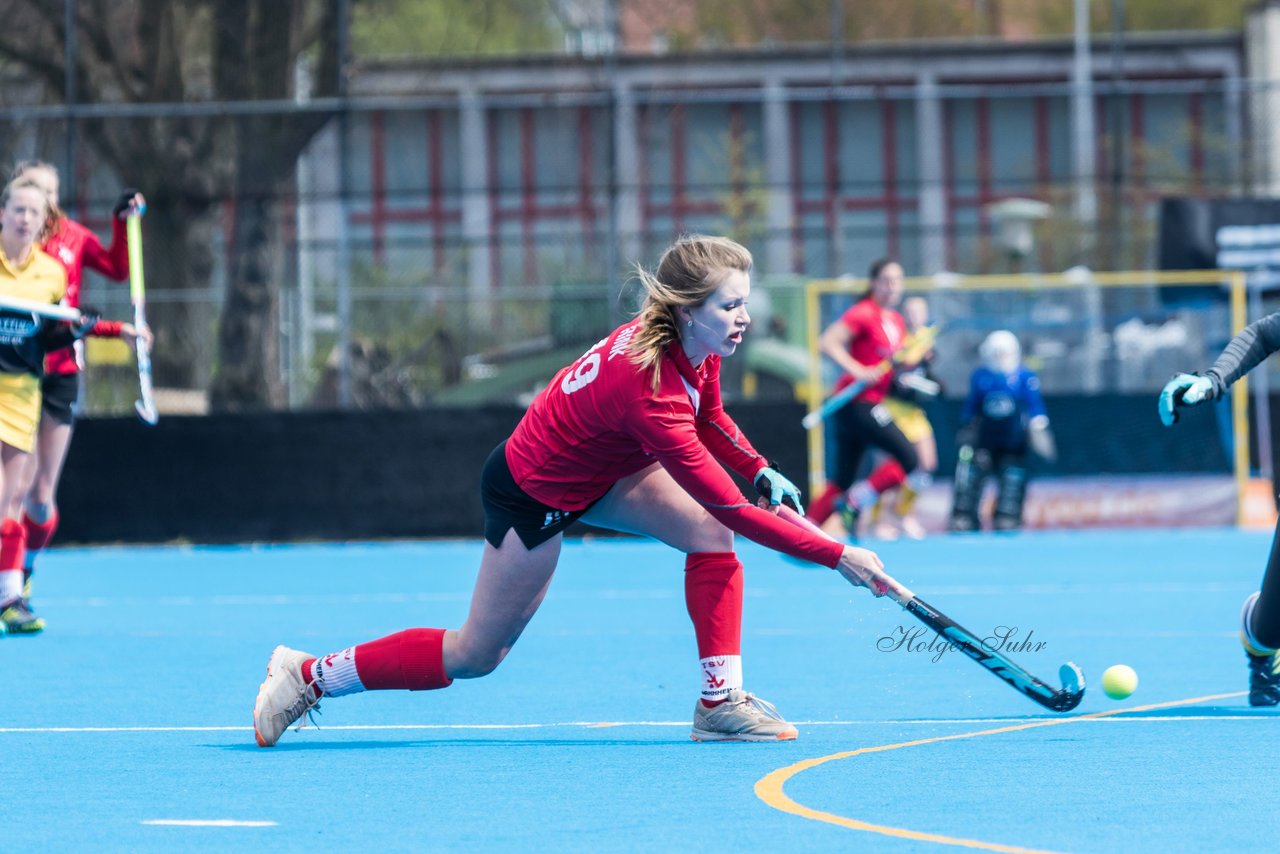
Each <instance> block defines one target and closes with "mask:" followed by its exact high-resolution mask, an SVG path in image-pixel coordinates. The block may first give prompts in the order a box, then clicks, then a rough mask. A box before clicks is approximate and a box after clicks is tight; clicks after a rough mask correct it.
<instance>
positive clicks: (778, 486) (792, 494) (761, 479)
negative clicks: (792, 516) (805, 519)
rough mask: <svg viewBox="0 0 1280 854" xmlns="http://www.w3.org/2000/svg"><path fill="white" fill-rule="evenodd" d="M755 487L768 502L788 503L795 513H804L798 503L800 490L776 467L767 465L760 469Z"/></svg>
mask: <svg viewBox="0 0 1280 854" xmlns="http://www.w3.org/2000/svg"><path fill="white" fill-rule="evenodd" d="M756 489H758V490H760V494H761V495H763V496H764V497H765V498H767V499H769V503H770V504H790V505H791V509H792V510H795V511H796V512H797V513H801V514H803V513H804V507H803V506H801V504H800V490H799V488H797V487H796V485H795V484H794V483H792V482H791V481H789V480H787V479H786V478H785V477H783V476H782V473H781V472H779V471H778V470H777V469H775V468H772V467H768V468H762V469H760V473H759V474H757V475H756Z"/></svg>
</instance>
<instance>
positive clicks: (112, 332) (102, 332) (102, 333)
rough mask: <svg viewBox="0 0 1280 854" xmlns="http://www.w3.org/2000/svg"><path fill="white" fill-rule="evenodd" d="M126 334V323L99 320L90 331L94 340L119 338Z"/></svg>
mask: <svg viewBox="0 0 1280 854" xmlns="http://www.w3.org/2000/svg"><path fill="white" fill-rule="evenodd" d="M123 332H124V323H123V322H122V321H119V320H99V321H98V322H97V323H95V324H94V325H93V328H92V329H90V330H89V334H90V335H92V336H93V337H94V338H119V337H120V336H121V334H122V333H123Z"/></svg>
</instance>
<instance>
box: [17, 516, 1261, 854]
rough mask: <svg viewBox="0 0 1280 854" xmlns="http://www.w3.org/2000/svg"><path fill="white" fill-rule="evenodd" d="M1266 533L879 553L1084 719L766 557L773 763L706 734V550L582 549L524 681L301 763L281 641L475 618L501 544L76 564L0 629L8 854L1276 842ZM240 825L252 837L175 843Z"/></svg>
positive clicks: (326, 641) (331, 714)
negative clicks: (268, 687) (280, 722)
mask: <svg viewBox="0 0 1280 854" xmlns="http://www.w3.org/2000/svg"><path fill="white" fill-rule="evenodd" d="M1269 539H1270V536H1269V535H1267V534H1256V533H1241V532H1237V531H1222V530H1211V531H1175V532H1139V533H1093V532H1072V533H1052V534H1025V535H1020V536H1016V537H994V536H987V537H970V538H949V537H939V538H936V539H933V540H929V541H926V542H923V543H910V542H903V543H886V544H881V545H879V546H878V548H879V550H880V552H881V554H882V556H883V557H884V558H885V561H886V564H887V568H888V569H889V570H890V571H891V572H893V573H894V574H896V575H897V576H898V577H899V578H900V579H901V580H902V581H904V582H905V583H907V584H908V585H909V586H911V587H912V588H913V589H915V590H916V592H917V593H919V594H920V595H921V596H923V597H924V598H926V599H927V600H929V601H930V602H931V603H932V604H933V605H935V606H936V607H938V608H940V609H941V610H943V611H945V612H947V613H948V614H949V615H950V616H952V617H953V618H955V619H957V620H958V621H959V622H961V623H963V624H964V625H966V626H967V627H969V628H970V629H973V630H975V631H976V632H978V633H979V634H986V633H988V632H990V631H994V630H995V629H996V627H999V626H1007V627H1016V628H1017V630H1018V633H1019V634H1018V637H1017V639H1021V640H1025V639H1026V637H1027V635H1028V634H1031V635H1032V642H1033V643H1036V642H1039V643H1043V644H1044V645H1045V646H1044V647H1043V648H1042V649H1039V650H1038V651H1037V650H1034V649H1032V650H1029V651H1026V652H1021V653H1017V654H1014V655H1013V658H1014V659H1015V660H1016V661H1019V662H1020V663H1022V664H1023V665H1025V666H1026V667H1027V668H1028V669H1029V670H1031V671H1032V672H1034V673H1036V674H1038V675H1040V676H1041V677H1042V678H1045V679H1047V680H1049V681H1054V682H1056V680H1057V670H1058V665H1059V664H1060V663H1061V662H1063V661H1065V660H1068V659H1073V660H1075V661H1076V662H1078V663H1079V664H1080V665H1081V667H1082V668H1083V669H1084V671H1085V674H1086V676H1087V677H1088V678H1089V679H1090V690H1089V692H1088V693H1087V694H1086V696H1085V700H1084V703H1083V704H1082V705H1081V707H1080V708H1079V709H1078V710H1077V711H1076V713H1073V714H1072V715H1071V716H1051V715H1049V714H1047V713H1045V714H1042V713H1041V710H1040V709H1039V707H1038V706H1035V705H1034V704H1032V703H1031V702H1030V701H1028V700H1027V699H1025V698H1023V697H1022V696H1020V695H1018V694H1016V693H1015V692H1014V691H1012V690H1011V689H1009V688H1008V687H1007V686H1005V685H1004V684H1003V683H1001V682H999V681H998V680H997V679H995V678H993V677H992V676H991V675H989V674H987V673H986V672H985V671H983V670H982V669H981V668H979V667H978V666H977V665H975V664H974V663H973V662H970V661H968V660H966V659H963V658H961V657H960V656H959V655H958V654H957V653H955V652H944V653H943V654H942V656H941V658H940V659H939V660H937V661H934V660H933V658H934V653H932V652H929V651H921V650H917V651H914V652H911V651H906V650H904V649H901V648H899V649H897V650H893V651H888V652H886V651H880V650H878V649H877V643H878V641H879V640H880V639H881V638H883V637H886V636H888V637H894V636H895V634H896V633H897V632H898V631H899V627H902V628H904V629H911V628H914V626H915V624H914V623H913V622H912V621H911V618H909V617H908V616H907V615H906V614H904V613H903V612H902V611H901V610H900V609H898V608H897V607H896V606H894V605H892V604H890V603H887V602H885V601H883V600H881V601H877V600H873V599H872V598H871V597H870V596H869V595H868V594H866V593H865V592H863V591H859V590H855V589H853V588H851V587H849V586H848V585H846V584H845V583H844V582H843V581H841V580H840V579H839V578H838V577H837V576H836V575H835V574H834V573H832V572H830V571H826V570H819V569H815V568H805V567H802V566H799V565H796V564H793V563H790V562H788V561H787V560H786V559H784V558H782V557H780V556H777V555H774V554H773V553H771V552H768V551H766V550H764V549H761V548H758V547H756V546H754V545H750V544H744V545H743V547H742V549H741V553H742V556H743V559H744V563H745V564H746V566H747V604H746V615H745V649H744V668H745V672H746V682H747V688H748V690H751V691H755V692H756V693H758V694H760V695H761V696H763V697H765V698H766V699H768V700H770V701H772V702H773V703H775V704H776V705H777V706H778V708H779V710H780V711H781V712H782V713H783V714H784V715H785V716H786V717H787V718H788V719H790V720H792V721H793V722H795V723H797V724H798V725H799V726H800V731H801V734H800V739H799V740H798V741H796V742H794V743H789V744H778V745H760V744H721V745H706V744H695V743H692V742H690V741H689V740H688V730H689V722H690V720H691V713H692V708H693V703H694V700H695V697H696V693H695V692H696V687H697V677H698V671H697V666H696V660H695V659H696V653H695V650H694V645H693V638H692V631H691V628H690V626H689V623H688V618H687V616H686V614H685V611H684V603H683V595H682V591H683V588H682V581H681V567H682V565H683V561H682V559H681V558H680V557H679V556H678V555H676V554H675V553H673V552H671V551H670V550H668V549H666V548H664V547H662V546H659V545H656V544H652V543H647V542H641V541H636V540H625V539H620V540H588V541H585V542H570V543H568V544H566V547H565V551H564V557H563V559H562V562H561V567H560V571H559V573H558V574H557V577H556V580H555V581H554V583H553V584H552V587H551V592H550V595H549V596H548V599H547V602H546V603H545V604H544V606H543V608H542V610H541V612H540V613H539V614H538V616H537V617H536V618H535V619H534V621H533V623H532V625H531V626H530V628H529V630H528V631H527V632H526V634H525V636H524V638H523V639H522V640H521V642H520V643H519V644H518V645H517V646H516V649H515V651H514V652H513V653H512V655H511V657H510V658H509V659H508V660H507V662H506V663H505V664H504V665H503V666H502V667H501V668H499V670H498V671H497V672H496V673H495V674H493V675H492V676H490V677H487V678H485V679H482V680H478V681H473V682H459V683H455V685H454V687H452V688H450V689H448V690H446V691H440V692H433V693H425V694H409V693H391V692H387V693H375V694H366V695H360V696H354V697H344V698H341V699H334V700H328V701H325V703H324V706H323V712H324V714H323V716H322V717H321V718H320V724H321V729H320V730H318V731H317V730H315V729H304V730H302V731H301V732H296V733H295V732H290V733H288V734H286V735H285V737H284V738H283V739H282V740H281V743H280V745H279V746H278V747H276V748H275V749H273V750H260V749H258V748H257V747H256V746H255V745H254V742H253V733H252V728H251V725H250V717H251V714H250V713H251V709H252V705H253V700H254V696H255V694H256V692H257V688H258V684H259V682H260V681H261V678H262V676H263V673H264V671H265V667H266V662H267V658H268V656H269V655H270V653H271V650H272V648H273V647H274V646H275V645H276V644H277V643H287V644H289V645H291V646H295V647H299V648H302V649H306V650H309V651H311V652H316V653H324V652H331V651H334V650H337V649H340V648H342V647H345V646H347V645H350V644H352V643H355V642H359V641H364V640H369V639H372V638H374V637H378V636H381V635H384V634H387V633H390V632H393V631H396V630H399V629H401V628H405V627H409V626H416V625H444V626H456V625H457V624H458V623H459V622H460V621H461V620H462V617H463V615H464V614H465V611H466V607H467V600H468V596H469V593H470V589H471V582H472V579H473V577H474V573H475V567H476V564H477V561H478V557H479V546H478V544H477V543H476V542H442V543H405V544H387V545H349V546H325V545H306V546H289V547H264V548H153V549H123V548H109V549H97V550H60V551H55V552H52V553H50V554H49V555H47V556H46V557H45V558H44V559H43V564H42V567H41V572H40V575H39V576H38V586H37V589H36V594H37V595H36V597H35V602H36V605H37V606H38V608H39V610H40V612H41V613H42V614H43V615H44V616H45V617H46V618H47V619H48V621H49V623H50V628H49V630H48V631H47V632H46V633H45V634H44V635H43V636H41V637H38V638H12V637H11V638H5V639H3V640H0V661H2V662H3V666H4V672H5V676H6V678H5V680H4V681H5V685H6V690H5V694H4V696H3V704H2V706H0V747H2V748H3V752H4V756H5V759H6V766H7V769H8V771H9V774H8V777H9V784H8V788H9V790H10V803H9V808H8V812H9V815H10V816H13V818H12V819H11V820H10V821H9V822H6V831H5V832H6V837H5V847H6V848H7V849H8V850H13V851H19V850H24V849H40V850H57V851H67V850H73V849H74V850H83V849H86V848H92V849H94V850H111V851H124V850H128V851H179V850H181V851H189V850H240V849H244V850H249V849H255V850H272V851H306V852H315V851H318V850H339V849H355V848H360V849H365V850H415V851H422V850H459V849H466V850H470V851H476V850H479V851H486V850H512V849H542V850H556V851H589V850H600V849H605V850H626V851H666V850H682V851H695V850H716V849H720V848H722V847H724V846H725V845H734V846H746V847H749V848H752V849H760V850H766V851H772V850H782V849H786V850H803V851H827V850H831V851H835V850H850V849H853V850H874V851H908V850H926V849H929V850H942V849H941V848H940V846H945V845H946V844H948V840H950V843H951V844H955V843H956V842H958V841H960V840H968V841H969V844H971V845H975V846H977V847H978V848H979V849H984V848H986V849H991V850H1021V849H1049V850H1060V851H1067V850H1070V851H1109V850H1131V851H1157V850H1158V851H1162V852H1170V851H1204V850H1227V849H1231V850H1257V851H1272V850H1275V842H1274V838H1273V836H1272V833H1273V831H1272V829H1271V828H1272V826H1273V822H1272V821H1271V820H1270V816H1271V815H1272V813H1273V811H1274V791H1273V790H1274V787H1275V780H1276V777H1275V773H1276V772H1275V747H1274V745H1275V743H1276V733H1277V724H1278V723H1280V715H1277V714H1275V713H1272V712H1262V711H1257V710H1252V709H1250V708H1249V707H1248V705H1247V704H1246V701H1245V699H1244V697H1243V695H1242V692H1243V690H1244V688H1245V669H1244V656H1243V653H1242V651H1241V648H1240V643H1239V641H1238V640H1237V638H1236V632H1237V624H1238V611H1239V607H1240V603H1241V601H1242V600H1243V599H1244V597H1245V596H1246V595H1247V594H1248V593H1249V592H1250V591H1252V590H1254V589H1256V587H1257V584H1258V581H1259V579H1260V577H1261V572H1262V567H1263V564H1264V562H1265V559H1266V554H1267V549H1268V546H1269ZM1117 662H1124V663H1127V664H1130V665H1132V666H1133V667H1134V668H1135V669H1136V670H1137V671H1138V674H1139V676H1140V678H1141V684H1140V686H1139V689H1138V692H1137V693H1136V694H1135V695H1134V696H1133V697H1132V698H1130V699H1129V700H1126V701H1123V702H1115V701H1112V700H1109V699H1107V698H1106V697H1105V696H1104V695H1103V694H1102V692H1101V691H1100V690H1099V689H1098V687H1097V681H1098V679H1099V677H1100V675H1101V673H1102V671H1103V669H1104V668H1105V667H1106V666H1108V665H1110V664H1114V663H1117ZM1147 707H1153V708H1147ZM1115 712H1119V714H1108V715H1107V716H1104V717H1100V718H1098V717H1090V716H1091V715H1093V714H1095V713H1115ZM1028 724H1031V725H1038V726H1027V725H1028ZM1039 724H1043V725H1039ZM993 730H1004V731H1003V732H991V731H993ZM949 736H968V737H963V738H951V739H947V737H949ZM874 748H887V749H874ZM868 749H871V750H868ZM855 751H864V752H862V753H855V755H843V756H842V754H850V753H854V752H855ZM824 758H827V761H824V762H820V763H818V764H814V765H812V767H803V766H798V765H797V763H804V762H805V761H806V760H822V759H824ZM788 810H790V811H788ZM215 820H231V821H233V822H238V823H249V826H244V825H236V826H222V827H217V826H214V827H210V826H186V825H180V824H157V823H156V822H180V821H200V822H208V821H215ZM926 837H932V841H929V840H928V839H926Z"/></svg>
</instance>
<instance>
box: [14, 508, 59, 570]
mask: <svg viewBox="0 0 1280 854" xmlns="http://www.w3.org/2000/svg"><path fill="white" fill-rule="evenodd" d="M22 528H23V530H24V531H26V533H27V556H26V559H25V561H24V564H25V566H26V567H27V568H31V567H32V566H34V565H35V562H36V558H37V557H39V556H40V551H41V549H43V548H44V547H45V546H47V545H49V541H50V540H52V539H53V533H54V531H56V530H58V511H57V510H55V511H53V513H52V514H50V516H49V518H48V519H47V520H46V521H44V522H37V521H36V520H35V519H32V518H31V517H30V516H28V515H27V514H26V513H23V514H22Z"/></svg>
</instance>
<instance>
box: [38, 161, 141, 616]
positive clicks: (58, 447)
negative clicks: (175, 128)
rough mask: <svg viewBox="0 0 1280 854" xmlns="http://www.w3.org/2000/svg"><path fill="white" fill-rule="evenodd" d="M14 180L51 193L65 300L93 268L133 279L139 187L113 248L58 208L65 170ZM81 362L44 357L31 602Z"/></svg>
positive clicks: (51, 226)
mask: <svg viewBox="0 0 1280 854" xmlns="http://www.w3.org/2000/svg"><path fill="white" fill-rule="evenodd" d="M13 178H14V179H17V178H30V179H31V180H32V181H34V182H36V183H37V184H38V185H39V186H40V187H42V188H43V189H44V191H45V193H46V195H47V196H48V197H49V217H48V221H47V223H46V225H45V230H44V234H43V236H42V238H41V241H42V244H43V245H42V247H41V248H42V249H43V250H44V252H45V254H46V255H49V256H51V257H53V258H54V259H56V260H57V261H59V262H60V263H61V264H62V266H63V267H64V268H65V269H66V271H67V295H66V298H65V299H64V302H65V303H66V304H67V305H69V306H71V307H73V308H74V307H76V306H79V305H80V286H81V282H82V281H83V278H84V269H85V267H88V268H89V269H91V270H95V271H97V272H99V273H101V274H102V275H104V276H106V277H107V278H109V279H114V280H115V281H123V280H125V279H127V278H128V277H129V249H128V245H127V242H126V240H125V229H124V223H125V219H126V217H128V216H130V215H132V214H136V213H138V212H139V211H141V210H142V209H143V208H145V207H146V200H145V199H144V198H143V197H142V194H140V193H139V192H138V191H136V190H125V191H124V192H122V193H121V194H120V200H119V201H118V202H116V205H115V207H114V208H113V209H112V211H111V245H110V247H108V248H105V249H104V248H103V246H102V243H101V241H99V240H98V236H97V235H96V234H94V233H93V232H92V231H90V230H89V229H88V228H85V227H84V226H83V225H81V224H80V223H78V222H76V221H75V220H73V219H70V218H69V217H68V216H67V215H66V214H65V213H63V212H62V210H61V209H60V208H59V207H58V190H59V186H58V171H57V170H56V169H55V168H54V167H53V166H52V165H50V164H48V163H45V162H44V161H41V160H26V161H23V162H21V163H19V164H18V165H17V166H16V167H14V170H13ZM90 334H92V335H94V336H98V337H104V338H123V339H124V340H125V342H126V343H127V344H129V346H131V347H132V346H134V342H135V341H136V340H137V338H138V336H139V334H141V335H142V336H144V338H145V340H147V341H149V340H150V336H151V333H150V330H145V329H144V330H142V331H141V333H139V330H137V329H135V328H134V327H133V324H131V323H121V322H118V321H114V320H103V321H100V322H99V323H98V325H97V326H96V327H94V329H93V331H92V333H90ZM80 370H81V359H80V358H79V353H77V352H76V350H75V349H62V350H57V351H55V352H53V353H50V354H49V356H48V358H47V359H46V361H45V371H44V379H43V380H42V381H41V384H40V390H41V400H42V405H41V412H40V433H39V438H38V441H37V442H36V452H35V453H34V454H32V455H31V460H30V462H29V464H28V466H27V473H26V483H27V484H28V485H29V486H28V491H27V494H26V498H25V500H24V502H23V514H22V526H23V529H24V530H25V532H26V537H27V541H26V563H25V566H24V567H23V598H24V599H26V600H27V602H26V605H27V607H28V608H30V607H31V602H30V598H31V575H32V573H33V572H34V570H35V565H36V559H37V558H38V557H39V556H40V551H41V550H42V549H43V548H44V547H45V546H47V545H48V544H49V541H50V540H51V539H53V534H54V531H56V530H57V527H58V506H57V503H56V500H57V492H58V481H59V480H60V479H61V477H62V464H63V463H64V462H65V461H66V459H67V449H68V448H70V447H71V434H72V428H73V423H74V411H75V405H76V398H77V396H78V395H79V389H80V376H79V374H80Z"/></svg>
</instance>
